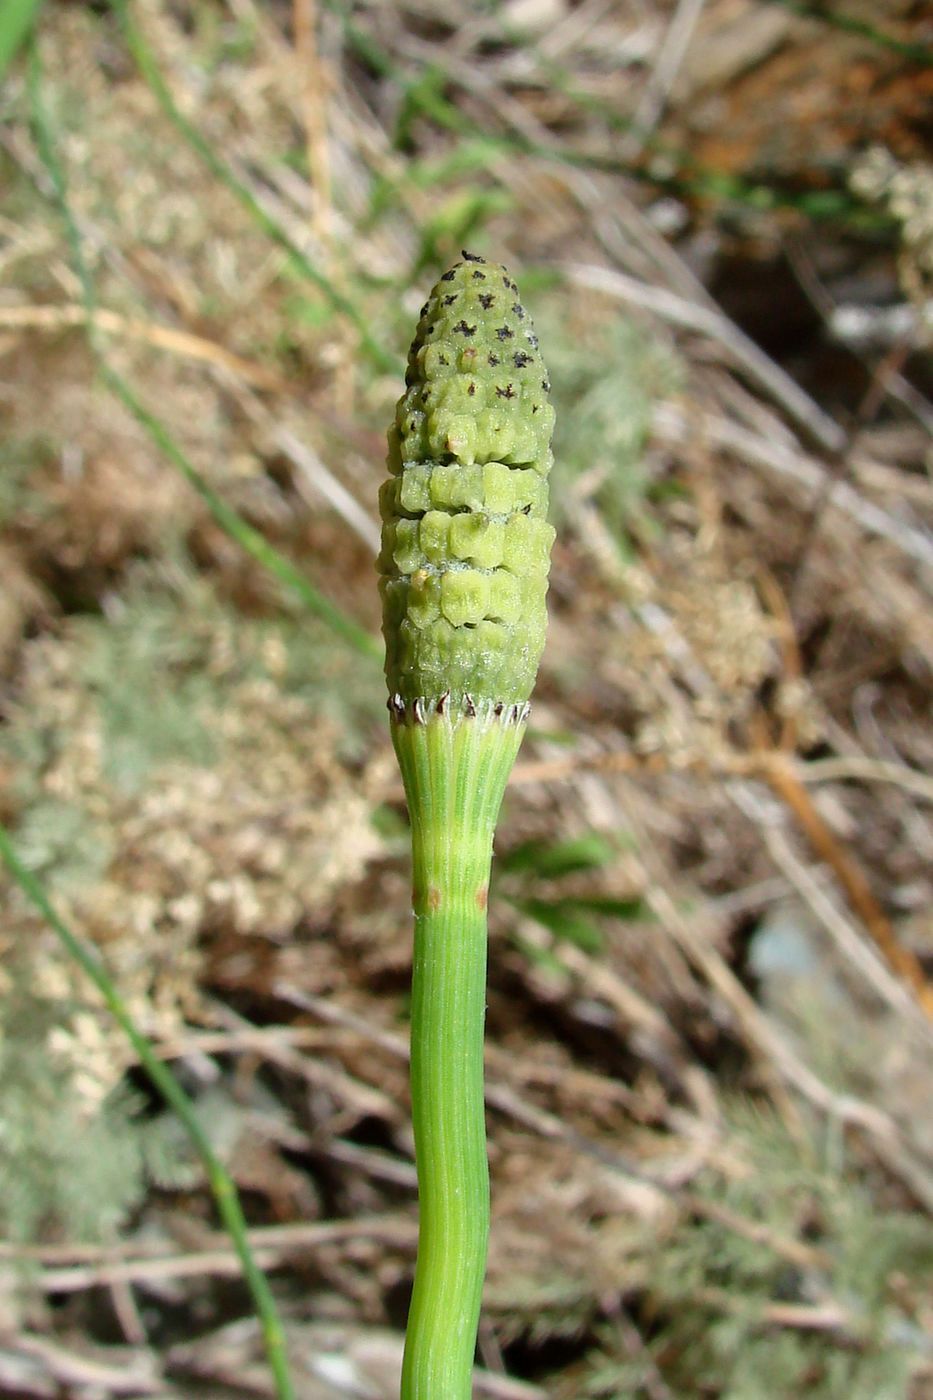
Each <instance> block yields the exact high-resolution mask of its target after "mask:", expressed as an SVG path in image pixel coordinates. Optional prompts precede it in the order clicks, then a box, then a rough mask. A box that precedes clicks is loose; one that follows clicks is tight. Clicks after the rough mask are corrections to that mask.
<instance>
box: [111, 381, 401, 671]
mask: <svg viewBox="0 0 933 1400" xmlns="http://www.w3.org/2000/svg"><path fill="white" fill-rule="evenodd" d="M102 370H103V375H104V380H105V382H106V384H107V385H108V387H109V388H110V389H111V391H112V392H113V393H114V394H115V395H116V397H117V398H118V399H119V400H120V402H121V403H123V404H125V405H126V407H127V408H128V409H129V411H130V412H131V413H132V414H133V417H134V418H135V419H136V420H137V422H138V423H139V424H140V426H141V427H143V428H145V430H146V432H147V433H148V434H149V436H150V438H151V439H152V441H153V442H154V443H155V444H156V446H157V447H159V448H161V450H162V452H163V453H164V454H165V456H166V457H167V458H168V459H169V461H170V462H172V463H173V465H174V466H175V467H176V468H177V469H178V471H179V472H180V473H181V475H182V476H183V477H185V479H186V480H187V481H188V482H190V484H191V486H193V488H194V489H195V491H197V493H198V495H199V496H200V497H201V499H202V501H203V502H204V504H205V505H206V506H207V508H208V510H209V511H210V513H211V515H212V516H213V517H214V519H215V520H216V521H217V524H218V525H219V526H220V527H221V529H222V530H223V531H224V532H225V533H226V534H227V535H229V536H230V538H231V539H232V540H235V541H236V543H237V544H238V545H239V546H240V547H241V548H242V549H243V550H244V551H245V553H247V554H249V555H251V556H252V558H253V559H255V560H256V561H257V563H259V564H261V565H262V566H263V568H264V569H267V570H268V572H269V573H270V574H272V575H273V576H274V577H275V578H277V579H278V580H279V582H280V583H283V584H285V586H286V588H289V589H291V590H292V591H293V592H294V593H295V594H297V596H298V598H299V599H300V600H301V602H302V603H303V604H304V606H305V607H306V608H307V609H308V611H309V612H311V613H313V614H314V615H315V617H319V618H320V619H321V621H322V622H325V623H326V624H327V626H328V627H330V629H331V630H332V631H333V632H335V633H336V635H337V636H338V637H341V638H342V639H343V640H344V641H345V642H347V643H349V645H350V646H352V647H353V648H354V649H355V650H356V651H358V652H360V653H361V655H363V656H370V657H372V658H373V659H374V660H378V659H379V658H380V656H381V654H382V648H381V647H380V645H379V642H378V641H377V640H376V638H375V637H374V636H373V635H372V634H371V633H370V632H367V631H366V629H365V628H364V627H360V626H359V624H358V623H356V622H354V621H353V619H352V618H349V617H347V615H346V614H345V613H344V612H341V610H340V609H339V608H338V607H337V606H336V605H335V604H334V603H332V602H331V601H330V599H329V598H327V597H325V595H324V594H323V593H321V592H320V591H319V590H318V589H317V588H315V586H314V584H313V583H312V582H311V580H310V579H309V578H308V577H307V576H306V575H305V574H303V573H302V572H301V570H300V569H298V568H296V567H295V565H294V564H293V563H292V562H291V560H290V559H289V558H287V556H286V555H284V554H281V553H280V552H279V550H277V549H276V548H275V546H274V545H272V544H270V543H269V541H268V540H267V539H266V537H265V535H263V534H262V533H261V531H259V530H257V529H256V528H255V526H253V525H250V523H249V521H248V520H244V519H243V517H242V516H241V515H240V514H239V513H238V512H237V511H235V510H234V508H233V506H231V505H229V504H228V502H227V501H225V500H224V499H223V497H222V496H220V495H218V493H217V492H216V491H215V490H214V489H213V487H212V486H210V485H209V484H208V482H207V481H205V479H204V477H203V476H202V475H201V473H200V472H199V471H198V469H197V467H196V466H195V465H194V463H193V462H192V461H191V460H190V459H189V458H188V457H187V456H186V455H185V453H184V452H183V451H182V449H181V448H180V447H179V445H178V443H177V442H176V441H175V439H174V438H173V437H172V435H171V433H170V432H169V430H168V428H167V427H166V426H165V424H164V423H163V422H162V421H161V419H159V418H157V417H156V415H155V414H154V413H151V412H150V411H149V409H147V408H146V407H145V405H144V404H143V403H141V401H140V400H139V399H138V398H137V397H136V395H135V393H134V392H133V390H132V389H131V387H130V385H129V384H128V383H127V382H126V380H125V379H124V378H123V377H122V375H120V374H118V373H117V372H116V370H114V369H112V368H111V367H110V366H109V365H108V364H107V363H106V362H104V363H103V366H102Z"/></svg>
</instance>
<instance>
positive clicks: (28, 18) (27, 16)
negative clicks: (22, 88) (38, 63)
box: [0, 0, 42, 81]
mask: <svg viewBox="0 0 933 1400" xmlns="http://www.w3.org/2000/svg"><path fill="white" fill-rule="evenodd" d="M41 3H42V0H4V3H3V8H2V10H0V81H2V79H3V76H4V74H5V73H6V70H7V69H8V68H9V66H10V64H11V63H12V61H13V59H14V58H15V57H16V55H17V53H18V52H19V50H20V47H21V46H22V45H23V44H24V43H25V41H26V37H27V35H28V34H29V31H30V29H31V28H32V25H33V23H34V22H35V19H36V16H37V15H38V13H39V6H40V5H41Z"/></svg>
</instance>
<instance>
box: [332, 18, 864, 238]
mask: <svg viewBox="0 0 933 1400" xmlns="http://www.w3.org/2000/svg"><path fill="white" fill-rule="evenodd" d="M326 3H327V4H328V8H331V9H333V10H334V11H335V12H336V13H337V14H339V16H340V17H341V20H342V23H343V27H344V32H345V34H346V36H347V40H348V42H349V44H350V46H351V47H352V49H353V50H354V52H355V53H356V54H357V56H358V57H359V58H360V59H361V61H362V62H363V63H365V64H366V65H367V66H368V67H370V68H371V69H372V70H373V71H374V72H375V73H377V74H379V75H380V76H381V77H385V78H390V79H391V80H392V82H393V84H394V85H395V86H396V87H397V88H398V89H399V91H400V92H401V94H402V102H401V105H400V112H399V117H398V119H397V123H396V129H395V133H394V138H395V145H396V148H397V149H399V150H401V151H403V152H406V153H408V154H412V153H413V147H414V137H415V127H416V124H417V121H418V120H419V119H426V120H427V121H429V122H433V123H434V124H435V125H436V126H438V127H439V128H440V129H441V130H444V131H447V132H450V133H451V134H453V135H456V136H459V137H460V138H461V139H462V140H464V141H470V140H481V141H483V142H484V143H485V144H486V145H487V147H488V149H489V152H490V156H491V157H492V156H493V155H494V154H495V155H498V156H500V157H503V158H504V157H508V156H515V155H526V156H535V157H538V158H539V159H543V160H549V161H556V162H558V163H559V164H564V165H572V166H579V167H580V168H582V169H592V170H599V171H602V172H604V173H606V174H619V175H625V176H627V177H628V178H630V179H633V180H637V181H639V182H641V183H644V184H646V185H649V186H651V187H652V188H655V189H658V190H663V191H665V192H667V193H669V194H671V195H673V196H675V197H676V198H680V199H690V198H709V199H713V200H716V201H723V200H726V201H731V202H732V203H734V204H735V205H737V206H738V207H740V208H747V209H754V210H759V211H762V210H779V209H789V210H793V211H795V212H796V213H799V214H802V215H803V216H804V217H806V218H810V219H813V220H826V221H830V222H840V221H841V222H843V223H845V224H847V225H848V226H850V227H852V228H853V229H866V230H872V229H879V228H883V227H886V226H887V221H885V220H884V219H883V218H882V217H881V216H879V215H878V214H877V213H876V212H874V211H871V210H866V209H865V208H864V206H863V205H861V204H860V203H859V202H858V201H857V200H854V199H853V198H852V196H851V194H850V193H849V191H848V190H847V188H846V186H845V183H844V178H843V175H842V174H841V175H840V180H839V184H838V185H837V186H836V187H834V188H831V189H825V190H814V191H802V192H799V193H797V192H792V191H788V190H781V189H780V188H779V187H778V186H776V185H767V184H764V183H762V182H756V181H750V180H745V179H743V178H741V177H740V176H736V175H733V174H731V173H728V172H726V171H720V170H715V169H712V168H710V167H704V166H701V165H700V164H699V163H698V162H697V161H696V160H694V159H693V157H692V156H691V155H690V154H689V152H687V151H683V150H680V149H678V148H676V147H674V146H672V145H671V144H670V143H669V142H667V141H665V140H664V139H663V138H661V137H660V136H658V134H657V132H656V131H654V130H653V129H652V130H648V131H640V130H639V128H638V127H637V125H636V124H635V123H634V122H633V121H632V119H631V118H630V117H627V116H624V115H623V114H622V113H620V112H618V111H617V110H616V108H615V107H613V106H612V105H611V103H609V102H607V101H606V100H605V99H603V98H598V97H593V96H592V95H591V94H589V93H586V92H583V91H581V90H580V89H579V88H578V87H577V85H576V82H575V81H574V78H573V76H572V74H570V72H569V71H568V70H567V69H566V68H563V67H562V66H561V65H560V64H558V63H555V62H554V61H553V60H552V59H550V58H548V57H547V56H546V55H545V54H544V53H542V51H541V49H540V48H539V46H538V45H537V44H536V43H535V42H534V41H533V40H531V39H529V38H528V36H526V35H524V34H522V33H520V32H518V31H516V30H515V29H514V28H513V27H511V26H510V25H508V24H507V22H505V21H504V20H502V19H501V18H499V19H498V25H499V32H500V34H501V36H502V38H503V40H504V41H505V42H507V43H510V44H513V45H515V46H516V47H518V48H521V49H522V50H523V51H524V52H526V53H529V54H531V55H533V56H534V58H535V61H536V62H537V64H538V66H539V68H540V71H541V73H542V74H543V75H544V78H545V80H546V82H545V86H546V87H550V88H553V89H556V90H557V91H559V92H561V93H563V95H564V96H565V97H567V98H568V99H569V100H570V101H572V102H574V103H576V105H577V106H579V107H580V108H581V110H584V111H588V112H591V113H592V114H594V115H596V116H598V117H599V118H600V120H601V121H604V122H605V123H606V124H607V126H608V127H609V129H610V130H611V131H615V132H619V133H620V134H626V135H637V136H640V137H641V139H642V141H643V145H644V149H645V151H646V153H647V155H648V156H649V158H650V159H649V160H648V161H647V163H641V164H635V163H633V162H632V161H630V160H623V159H619V158H617V157H614V156H603V155H597V154H594V153H592V152H586V151H579V150H573V149H572V148H571V147H569V146H567V145H566V144H561V145H557V144H553V145H552V144H547V143H542V142H538V141H534V140H532V139H531V138H529V137H527V136H525V135H524V134H523V133H522V132H517V131H510V132H508V133H501V134H493V133H491V132H490V131H489V130H488V128H487V127H486V126H485V125H484V124H483V123H481V122H478V121H476V120H475V119H474V118H472V117H470V116H468V115H467V114H466V113H465V112H463V111H462V110H461V109H460V107H458V106H457V104H456V102H454V101H453V100H451V99H450V98H449V97H448V96H447V90H448V88H449V87H450V86H451V84H452V79H451V77H450V75H449V73H448V72H447V71H446V70H445V69H444V68H442V67H441V66H440V65H438V64H433V65H430V66H429V67H427V68H425V69H423V70H421V71H419V72H418V73H416V74H414V75H410V74H409V73H408V72H407V71H406V69H405V68H403V67H402V65H401V64H399V63H397V62H396V61H395V60H394V59H393V58H392V57H391V56H390V55H388V54H387V53H385V52H384V51H383V50H382V49H381V48H380V47H379V46H378V45H377V44H376V43H375V42H374V41H373V39H372V38H371V37H370V36H369V35H368V34H367V33H366V32H365V30H363V29H361V28H360V26H359V25H358V24H357V23H355V22H354V19H353V18H352V15H351V13H350V11H349V10H348V9H347V7H346V6H345V5H344V4H343V3H341V0H326ZM490 168H492V167H491V166H490ZM493 173H494V172H493ZM407 178H408V176H407V171H406V174H405V176H404V177H403V180H405V181H407ZM505 178H506V177H504V176H503V179H505ZM381 197H382V198H384V194H383V195H382V196H381Z"/></svg>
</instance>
